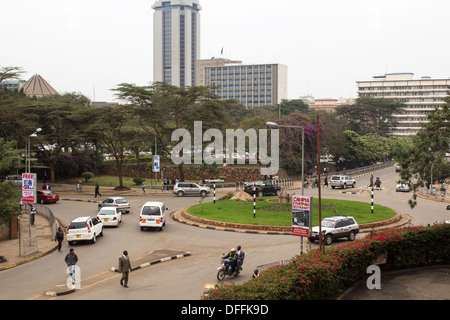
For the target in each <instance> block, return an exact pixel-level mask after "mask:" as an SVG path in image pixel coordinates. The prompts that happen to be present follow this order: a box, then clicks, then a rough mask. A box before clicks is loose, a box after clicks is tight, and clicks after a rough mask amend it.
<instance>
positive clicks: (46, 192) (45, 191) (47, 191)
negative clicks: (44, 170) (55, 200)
mask: <svg viewBox="0 0 450 320" xmlns="http://www.w3.org/2000/svg"><path fill="white" fill-rule="evenodd" d="M42 193H44V194H47V195H51V194H54V192H53V191H51V190H43V191H42Z"/></svg>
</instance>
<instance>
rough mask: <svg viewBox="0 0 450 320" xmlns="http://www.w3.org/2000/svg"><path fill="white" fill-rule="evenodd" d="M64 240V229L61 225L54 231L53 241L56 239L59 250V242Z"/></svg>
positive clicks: (59, 249)
mask: <svg viewBox="0 0 450 320" xmlns="http://www.w3.org/2000/svg"><path fill="white" fill-rule="evenodd" d="M63 240H64V231H63V230H62V228H61V226H59V227H58V231H56V235H55V241H58V251H61V243H62V241H63Z"/></svg>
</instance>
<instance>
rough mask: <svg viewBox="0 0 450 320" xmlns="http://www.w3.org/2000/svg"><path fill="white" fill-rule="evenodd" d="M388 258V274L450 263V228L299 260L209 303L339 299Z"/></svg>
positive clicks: (401, 234) (401, 233) (221, 289)
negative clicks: (379, 260) (383, 257)
mask: <svg viewBox="0 0 450 320" xmlns="http://www.w3.org/2000/svg"><path fill="white" fill-rule="evenodd" d="M386 254H387V261H386V264H385V265H384V268H385V269H386V270H397V269H406V268H412V267H420V266H430V265H436V264H445V263H449V262H450V224H434V225H432V226H414V227H404V228H398V229H391V230H387V231H382V232H377V233H373V234H372V235H368V236H367V237H366V238H364V239H360V240H356V241H354V242H349V243H346V244H344V245H339V246H335V247H326V249H325V253H321V252H319V250H318V249H315V250H312V251H310V252H308V253H307V254H303V255H298V256H295V257H293V259H292V262H290V263H289V264H287V265H278V266H274V267H271V268H269V269H267V270H265V271H264V272H262V273H261V276H260V277H258V278H252V279H250V280H249V281H247V282H245V283H244V284H234V285H219V286H217V287H216V288H215V289H211V290H208V291H207V292H205V293H206V294H205V295H204V299H207V300H309V299H315V300H318V299H335V298H337V297H338V296H339V295H340V294H341V293H342V292H343V291H344V290H346V289H347V288H348V287H350V286H352V285H353V284H355V283H356V282H358V281H360V280H363V279H365V278H367V277H368V276H369V274H367V273H366V271H367V267H368V266H370V265H372V264H373V262H374V260H375V259H376V258H377V257H379V256H381V255H386Z"/></svg>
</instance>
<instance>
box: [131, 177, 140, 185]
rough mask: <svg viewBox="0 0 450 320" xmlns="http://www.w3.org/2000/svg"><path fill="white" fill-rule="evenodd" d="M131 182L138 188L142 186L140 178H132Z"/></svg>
mask: <svg viewBox="0 0 450 320" xmlns="http://www.w3.org/2000/svg"><path fill="white" fill-rule="evenodd" d="M133 182H134V183H135V184H136V185H137V186H140V185H141V184H142V178H133Z"/></svg>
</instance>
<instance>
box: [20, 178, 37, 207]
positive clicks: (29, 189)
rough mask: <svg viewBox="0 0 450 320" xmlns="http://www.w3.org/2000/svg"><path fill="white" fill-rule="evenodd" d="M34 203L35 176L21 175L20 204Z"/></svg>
mask: <svg viewBox="0 0 450 320" xmlns="http://www.w3.org/2000/svg"><path fill="white" fill-rule="evenodd" d="M35 202H36V174H35V173H22V203H35Z"/></svg>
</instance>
